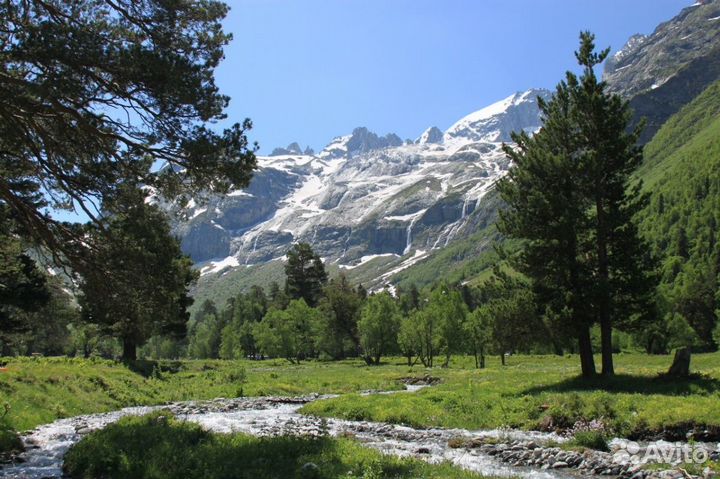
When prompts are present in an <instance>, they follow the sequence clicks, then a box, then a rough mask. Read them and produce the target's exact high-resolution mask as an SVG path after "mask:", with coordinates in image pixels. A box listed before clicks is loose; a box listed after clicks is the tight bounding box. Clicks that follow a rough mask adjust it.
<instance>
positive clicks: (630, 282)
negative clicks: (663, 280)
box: [567, 32, 657, 375]
mask: <svg viewBox="0 0 720 479" xmlns="http://www.w3.org/2000/svg"><path fill="white" fill-rule="evenodd" d="M609 51H610V49H609V48H608V49H605V50H603V51H602V52H600V53H595V44H594V36H593V35H592V34H590V33H589V32H583V33H581V35H580V49H579V51H578V52H577V53H576V54H575V56H576V57H577V60H578V63H579V64H580V65H581V66H582V67H583V73H582V75H581V76H580V77H579V78H577V77H575V75H573V74H572V73H568V75H567V82H568V86H569V88H570V92H571V104H572V106H573V110H572V111H573V113H574V115H573V118H574V124H575V126H576V128H577V130H576V133H577V134H578V135H580V146H581V149H580V150H578V151H577V152H576V158H575V161H577V162H578V163H579V164H580V165H581V176H580V177H579V178H577V180H579V185H580V186H581V188H582V194H583V196H584V197H586V198H587V199H588V200H589V202H590V210H589V217H590V218H589V219H590V234H589V236H590V244H589V245H588V251H587V254H586V257H589V258H591V261H592V262H593V263H594V264H593V265H592V266H593V270H594V276H595V281H594V282H593V290H594V294H593V301H594V305H595V309H596V314H597V318H598V322H599V323H600V335H601V350H602V351H601V352H602V373H603V374H605V375H611V374H614V367H613V358H612V328H613V324H614V323H615V324H617V323H618V322H621V321H626V320H627V319H628V317H629V316H630V315H631V314H633V313H637V314H643V313H644V312H645V311H647V310H648V309H650V303H651V295H652V292H653V291H654V287H655V285H656V284H657V282H656V280H655V277H654V274H653V269H654V264H653V262H652V260H651V258H649V257H648V255H647V251H649V248H648V247H647V245H645V243H644V242H643V241H642V240H641V238H640V236H639V234H638V232H637V226H636V225H635V223H634V221H633V220H634V217H635V215H636V214H637V212H638V211H639V210H640V208H641V207H642V206H643V205H644V204H645V200H646V198H644V197H643V196H641V194H640V188H641V185H640V184H631V179H632V178H631V175H632V173H633V172H634V171H635V170H636V169H637V167H638V166H640V164H641V163H642V158H643V157H642V148H641V147H640V146H638V138H639V137H640V133H641V131H642V126H643V125H642V122H641V123H640V124H639V125H638V126H636V127H635V129H634V130H632V131H628V128H629V125H630V123H631V120H632V111H631V109H630V106H629V103H628V102H627V101H625V100H623V99H622V98H621V97H620V96H619V95H616V94H610V93H608V92H607V91H606V84H605V82H601V81H599V80H598V78H597V76H596V75H595V71H594V68H595V66H596V65H598V64H600V63H602V62H603V61H604V60H605V58H606V57H607V55H608V53H609ZM649 319H650V320H651V319H652V318H649Z"/></svg>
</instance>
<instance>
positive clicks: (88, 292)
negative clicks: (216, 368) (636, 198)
mask: <svg viewBox="0 0 720 479" xmlns="http://www.w3.org/2000/svg"><path fill="white" fill-rule="evenodd" d="M105 210H106V212H107V214H108V218H109V219H108V227H107V230H100V229H98V228H96V227H95V226H94V225H93V224H88V225H87V227H86V235H85V243H86V244H87V245H88V246H84V247H83V249H85V248H88V250H89V251H90V252H91V253H90V254H92V255H93V259H92V261H88V262H87V264H88V265H89V266H88V267H86V268H84V269H82V270H81V271H80V273H81V277H82V283H81V289H82V296H81V305H82V306H83V315H84V317H85V320H86V321H87V322H89V323H94V324H98V325H101V326H102V327H103V328H105V329H106V330H107V331H108V332H110V333H112V334H113V335H114V336H116V337H119V338H120V339H121V340H122V344H123V359H126V360H133V359H135V358H136V355H137V347H138V346H140V345H142V344H143V343H144V342H145V341H147V340H148V339H149V338H150V337H151V336H153V335H160V336H168V337H172V338H183V337H184V336H185V335H186V333H187V329H186V327H187V321H188V318H189V315H188V312H187V308H188V307H189V306H190V305H191V304H192V298H191V297H190V296H189V294H188V290H189V286H190V284H191V283H192V282H193V281H194V280H195V279H196V278H197V272H196V271H194V270H193V269H192V262H191V260H190V258H188V257H187V256H185V255H184V254H183V253H182V252H181V250H180V245H179V242H178V240H177V239H176V238H174V237H173V236H172V235H171V234H170V227H169V226H168V224H167V220H166V218H165V215H164V213H163V212H162V211H160V209H159V208H158V207H157V206H154V205H150V204H147V203H146V202H145V194H144V193H143V192H142V191H141V190H139V189H136V188H132V187H126V188H124V189H123V190H121V191H120V194H119V195H118V196H117V197H116V198H113V200H112V201H108V202H106V204H105Z"/></svg>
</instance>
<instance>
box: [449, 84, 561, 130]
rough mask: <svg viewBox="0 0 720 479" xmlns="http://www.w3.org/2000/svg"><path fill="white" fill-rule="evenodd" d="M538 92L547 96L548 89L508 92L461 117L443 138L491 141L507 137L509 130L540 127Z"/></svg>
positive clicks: (542, 95) (548, 94)
mask: <svg viewBox="0 0 720 479" xmlns="http://www.w3.org/2000/svg"><path fill="white" fill-rule="evenodd" d="M538 96H540V97H543V98H545V99H547V98H549V97H550V92H549V91H548V90H543V89H531V90H527V91H525V92H518V93H515V94H513V95H510V96H509V97H507V98H505V99H504V100H500V101H498V102H496V103H493V104H492V105H490V106H487V107H485V108H483V109H481V110H478V111H476V112H473V113H471V114H469V115H467V116H466V117H464V118H462V119H461V120H459V121H458V122H457V123H455V124H454V125H452V126H451V127H450V128H448V129H447V131H446V132H445V138H444V139H445V141H446V142H452V141H457V140H459V139H461V140H465V141H468V140H470V141H478V142H488V143H492V142H498V141H510V132H512V131H519V130H525V131H535V130H537V129H538V128H539V127H540V112H539V109H538V104H537V97H538Z"/></svg>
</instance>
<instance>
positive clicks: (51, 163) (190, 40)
mask: <svg viewBox="0 0 720 479" xmlns="http://www.w3.org/2000/svg"><path fill="white" fill-rule="evenodd" d="M227 12H228V7H227V5H225V4H223V3H221V2H218V1H214V0H207V1H202V2H184V1H183V2H178V1H172V2H159V1H153V0H142V1H136V0H114V1H95V0H74V1H72V2H68V1H64V0H42V1H41V0H28V1H21V2H2V3H0V52H1V53H2V66H1V67H0V72H1V73H0V97H2V99H3V100H2V102H0V118H2V119H3V121H0V169H1V170H2V171H1V172H0V173H1V174H0V205H4V206H5V207H7V208H9V209H10V210H11V211H12V213H13V216H14V217H15V220H16V221H17V223H18V226H19V228H18V233H19V234H22V235H23V236H24V237H26V238H30V239H32V240H33V241H34V242H36V243H39V244H41V245H43V246H44V247H46V248H47V249H48V250H50V251H52V252H54V253H55V260H56V261H63V262H70V263H71V265H73V266H75V264H76V263H78V262H84V261H88V260H90V261H91V260H93V259H94V258H95V257H94V256H92V255H90V256H88V255H86V254H85V252H83V251H82V249H79V248H77V247H74V246H73V243H76V242H81V241H82V237H83V234H84V232H83V231H82V230H81V229H78V228H72V227H70V226H68V225H67V224H63V223H61V222H58V221H56V220H54V219H53V218H52V217H51V215H50V214H49V213H48V212H47V211H48V210H47V208H45V206H46V204H47V205H49V206H51V207H53V208H55V209H65V210H72V209H73V208H76V207H77V208H81V209H82V210H83V211H84V213H85V214H86V215H87V216H88V217H90V218H91V219H93V220H94V222H95V223H97V224H102V222H103V220H104V217H102V215H98V214H97V212H96V210H95V207H97V206H99V205H100V204H102V203H103V201H104V200H106V199H107V198H109V197H112V196H113V195H115V193H116V191H117V188H118V185H123V184H125V183H126V182H127V181H129V180H132V181H136V182H139V183H141V184H144V185H146V186H148V187H152V188H154V189H155V191H157V192H158V193H159V194H161V195H164V196H166V197H169V198H172V199H175V198H177V197H178V196H179V195H181V194H182V193H194V192H199V191H204V190H212V191H224V190H226V189H227V188H229V187H230V186H231V185H235V186H242V185H246V184H247V183H248V181H249V179H250V175H251V173H252V170H253V168H254V167H255V164H256V161H255V156H254V153H253V151H254V148H252V147H250V146H249V144H248V140H247V137H246V131H247V130H248V129H249V128H250V127H251V124H250V122H249V121H245V122H244V123H243V124H235V125H234V126H232V127H230V128H228V129H226V130H225V131H224V132H222V133H219V134H218V133H215V132H214V131H212V130H210V129H208V128H207V127H206V124H208V123H209V122H213V121H215V120H220V119H223V118H225V114H224V113H223V110H224V109H225V107H226V106H227V105H228V102H229V98H228V97H226V96H224V95H222V94H220V93H219V92H218V88H217V86H216V85H215V81H214V69H215V68H216V67H217V65H218V64H219V62H220V60H221V59H222V58H223V47H224V46H225V45H226V44H227V43H228V42H229V40H230V38H231V37H230V35H228V34H226V33H224V32H223V30H222V24H221V21H222V19H223V18H224V17H225V15H226V14H227ZM157 162H159V163H161V164H162V165H163V166H165V168H162V169H160V170H159V171H158V170H157V169H153V168H152V165H153V164H154V163H157ZM40 186H42V190H43V191H44V194H43V195H39V194H38V191H40Z"/></svg>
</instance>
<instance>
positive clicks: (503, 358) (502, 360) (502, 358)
mask: <svg viewBox="0 0 720 479" xmlns="http://www.w3.org/2000/svg"><path fill="white" fill-rule="evenodd" d="M500 364H502V365H503V366H505V353H500Z"/></svg>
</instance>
